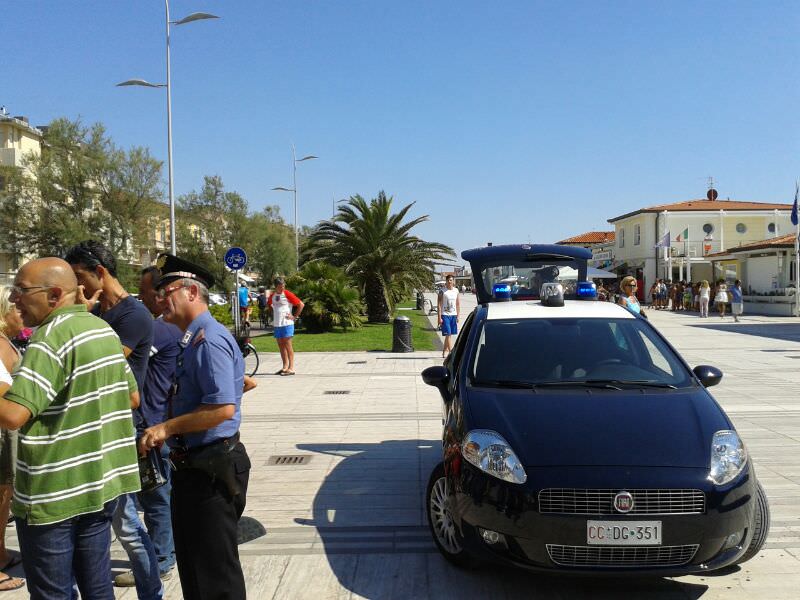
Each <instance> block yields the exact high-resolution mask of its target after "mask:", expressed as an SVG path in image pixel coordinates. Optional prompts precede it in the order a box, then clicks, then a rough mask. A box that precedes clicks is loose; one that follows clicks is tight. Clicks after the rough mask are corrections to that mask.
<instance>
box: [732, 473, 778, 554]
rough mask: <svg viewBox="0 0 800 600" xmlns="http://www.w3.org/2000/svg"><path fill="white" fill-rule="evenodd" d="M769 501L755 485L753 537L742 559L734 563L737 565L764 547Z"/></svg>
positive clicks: (767, 525) (768, 518)
mask: <svg viewBox="0 0 800 600" xmlns="http://www.w3.org/2000/svg"><path fill="white" fill-rule="evenodd" d="M769 520H770V515H769V501H768V500H767V494H766V493H765V492H764V488H763V487H761V484H760V483H756V514H755V517H754V519H753V537H752V538H751V540H750V545H749V546H748V547H747V551H746V552H745V553H744V554H742V557H741V558H740V559H739V560H737V561H736V564H737V565H740V564H742V563H743V562H746V561H748V560H750V559H751V558H753V557H754V556H755V555H756V554H758V553H759V552H760V551H761V548H763V547H764V542H766V541H767V534H768V533H769Z"/></svg>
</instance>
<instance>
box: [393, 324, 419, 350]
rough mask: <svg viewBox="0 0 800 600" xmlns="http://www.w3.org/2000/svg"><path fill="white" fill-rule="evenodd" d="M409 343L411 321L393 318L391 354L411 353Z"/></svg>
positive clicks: (412, 348)
mask: <svg viewBox="0 0 800 600" xmlns="http://www.w3.org/2000/svg"><path fill="white" fill-rule="evenodd" d="M413 351H414V344H413V343H412V342H411V319H409V318H408V317H395V319H394V322H393V323H392V352H413Z"/></svg>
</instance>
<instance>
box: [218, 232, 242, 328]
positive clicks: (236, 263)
mask: <svg viewBox="0 0 800 600" xmlns="http://www.w3.org/2000/svg"><path fill="white" fill-rule="evenodd" d="M224 260H225V266H226V267H228V268H229V269H230V270H231V271H233V274H234V277H235V281H236V283H235V285H234V289H233V302H232V303H231V306H232V307H233V315H231V316H232V317H233V323H234V327H235V328H236V334H237V335H239V332H240V331H241V330H242V311H241V310H239V271H240V270H242V269H243V268H244V266H245V265H246V264H247V253H246V252H245V251H244V250H243V249H241V248H239V247H238V246H233V247H232V248H228V251H227V252H226V253H225V258H224Z"/></svg>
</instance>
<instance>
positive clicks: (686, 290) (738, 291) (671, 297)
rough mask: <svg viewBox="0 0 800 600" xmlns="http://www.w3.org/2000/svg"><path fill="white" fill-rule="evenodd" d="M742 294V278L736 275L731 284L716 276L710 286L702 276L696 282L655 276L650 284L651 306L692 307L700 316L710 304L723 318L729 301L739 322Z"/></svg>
mask: <svg viewBox="0 0 800 600" xmlns="http://www.w3.org/2000/svg"><path fill="white" fill-rule="evenodd" d="M742 294H743V292H742V282H741V281H740V280H738V279H737V280H736V281H735V282H734V284H733V285H728V284H727V283H726V282H725V280H724V279H719V280H717V281H716V282H715V283H714V285H713V286H712V285H711V284H710V283H709V282H708V281H707V280H705V279H703V280H701V281H695V282H691V281H674V282H672V281H665V280H664V279H658V280H657V281H656V282H655V283H653V285H651V286H650V294H649V295H650V298H651V302H652V303H651V307H652V308H654V309H655V310H672V311H673V312H681V311H683V312H688V311H694V312H697V313H699V314H700V316H701V317H703V318H706V317H708V311H709V307H711V306H713V307H714V308H716V311H717V313H718V314H719V316H720V317H722V318H724V317H725V313H726V312H727V306H728V304H730V305H731V315H732V316H733V319H734V321H737V322H738V321H739V317H740V316H741V315H742V313H743V312H744V300H743V297H742Z"/></svg>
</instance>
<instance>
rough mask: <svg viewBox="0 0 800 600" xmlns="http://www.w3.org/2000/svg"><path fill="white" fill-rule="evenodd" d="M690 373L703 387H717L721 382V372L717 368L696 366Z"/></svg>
mask: <svg viewBox="0 0 800 600" xmlns="http://www.w3.org/2000/svg"><path fill="white" fill-rule="evenodd" d="M692 372H693V373H694V374H695V375H697V378H698V379H699V380H700V383H702V384H703V385H704V386H705V387H711V386H713V385H717V384H718V383H719V382H720V381H722V371H720V370H719V369H718V368H717V367H711V366H709V365H697V366H696V367H695V368H694V369H692Z"/></svg>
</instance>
